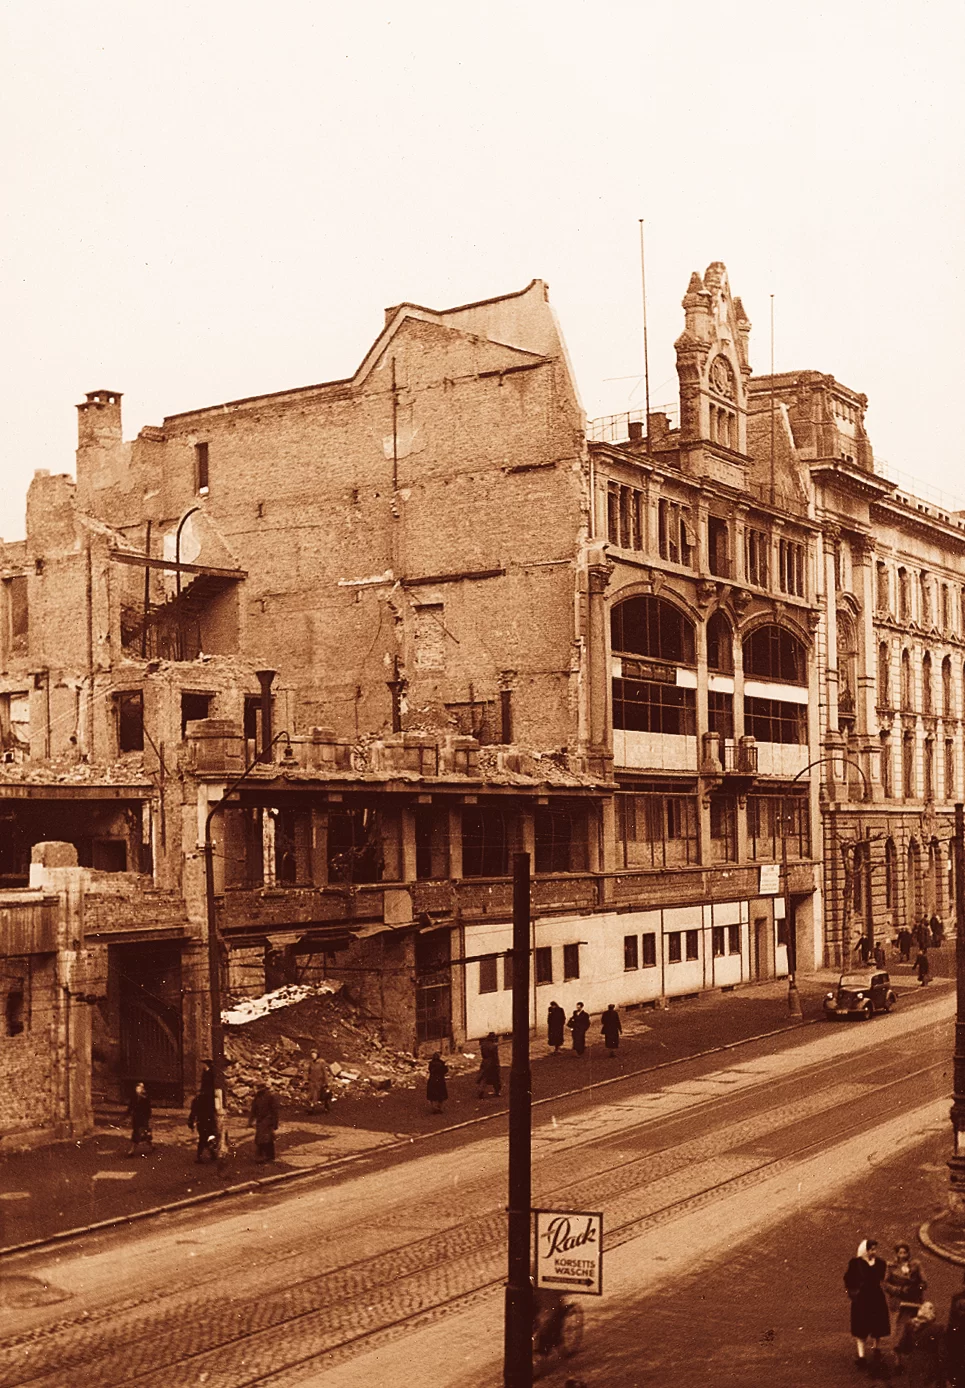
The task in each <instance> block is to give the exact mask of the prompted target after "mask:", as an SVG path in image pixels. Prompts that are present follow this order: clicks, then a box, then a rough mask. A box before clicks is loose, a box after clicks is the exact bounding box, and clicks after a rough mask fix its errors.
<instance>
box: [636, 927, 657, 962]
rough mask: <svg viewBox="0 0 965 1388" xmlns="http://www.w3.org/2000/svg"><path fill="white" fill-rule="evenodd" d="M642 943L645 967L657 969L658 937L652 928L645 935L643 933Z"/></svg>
mask: <svg viewBox="0 0 965 1388" xmlns="http://www.w3.org/2000/svg"><path fill="white" fill-rule="evenodd" d="M640 944H641V946H642V950H641V953H642V956H643V967H644V968H645V969H655V968H656V967H657V937H656V935H655V934H654V933H653V931H652V930H648V931H647V933H646V934H645V935H641V937H640Z"/></svg>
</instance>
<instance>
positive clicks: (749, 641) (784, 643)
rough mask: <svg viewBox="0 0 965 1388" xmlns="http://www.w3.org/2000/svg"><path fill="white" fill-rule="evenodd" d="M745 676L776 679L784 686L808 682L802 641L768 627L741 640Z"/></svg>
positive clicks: (783, 631)
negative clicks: (742, 643)
mask: <svg viewBox="0 0 965 1388" xmlns="http://www.w3.org/2000/svg"><path fill="white" fill-rule="evenodd" d="M743 650H744V676H745V678H748V679H758V680H777V681H780V682H782V683H784V684H797V685H804V684H806V683H807V660H806V656H805V650H804V647H803V646H802V644H801V642H800V641H799V640H798V639H797V637H796V636H793V635H792V634H791V632H789V631H787V630H785V628H784V627H779V626H775V625H773V624H768V625H767V626H761V627H758V628H757V630H756V631H752V632H751V634H750V635H749V636H747V637H745V638H744V646H743Z"/></svg>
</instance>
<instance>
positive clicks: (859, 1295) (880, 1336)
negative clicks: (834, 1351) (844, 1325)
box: [844, 1239, 891, 1363]
mask: <svg viewBox="0 0 965 1388" xmlns="http://www.w3.org/2000/svg"><path fill="white" fill-rule="evenodd" d="M887 1271H888V1265H887V1263H886V1262H885V1260H884V1258H879V1257H878V1242H877V1240H876V1239H862V1241H861V1243H860V1244H859V1245H858V1252H857V1255H856V1256H855V1257H854V1258H852V1259H851V1261H850V1263H849V1264H848V1266H847V1269H846V1270H845V1274H844V1288H845V1291H846V1292H847V1293H848V1296H849V1297H850V1298H851V1334H852V1335H853V1336H854V1341H855V1349H856V1351H857V1355H858V1362H859V1363H863V1362H864V1360H865V1359H866V1358H870V1359H872V1360H877V1359H879V1358H880V1351H879V1348H878V1342H879V1341H880V1340H884V1339H887V1337H888V1336H889V1335H890V1334H891V1316H890V1314H889V1311H888V1302H887V1301H886V1300H885V1294H884V1291H883V1290H882V1286H881V1284H882V1282H883V1281H884V1280H885V1273H886V1272H887Z"/></svg>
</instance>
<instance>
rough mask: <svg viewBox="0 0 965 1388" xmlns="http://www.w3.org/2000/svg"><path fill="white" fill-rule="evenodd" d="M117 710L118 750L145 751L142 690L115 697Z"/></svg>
mask: <svg viewBox="0 0 965 1388" xmlns="http://www.w3.org/2000/svg"><path fill="white" fill-rule="evenodd" d="M114 700H115V708H116V709H117V750H118V751H119V752H121V753H124V752H143V751H144V695H143V694H142V692H141V690H140V689H131V690H124V691H123V692H122V693H120V694H115V695H114Z"/></svg>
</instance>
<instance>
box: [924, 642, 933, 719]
mask: <svg viewBox="0 0 965 1388" xmlns="http://www.w3.org/2000/svg"><path fill="white" fill-rule="evenodd" d="M932 692H933V691H932V683H931V656H930V655H929V654H928V652H927V651H926V652H925V654H924V655H923V656H922V658H921V711H922V713H924V714H925V715H926V716H927V715H929V714H931V713H934V711H935V710H934V703H933V700H932Z"/></svg>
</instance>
